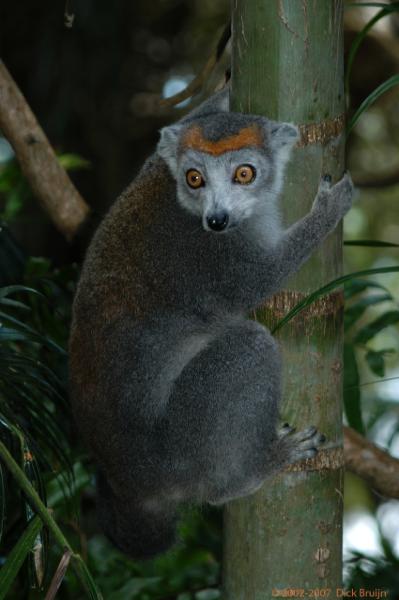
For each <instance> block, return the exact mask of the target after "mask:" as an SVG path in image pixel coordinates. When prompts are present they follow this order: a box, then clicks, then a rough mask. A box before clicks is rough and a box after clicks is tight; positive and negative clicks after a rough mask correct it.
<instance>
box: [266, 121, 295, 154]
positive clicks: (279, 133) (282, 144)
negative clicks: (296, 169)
mask: <svg viewBox="0 0 399 600" xmlns="http://www.w3.org/2000/svg"><path fill="white" fill-rule="evenodd" d="M268 130H269V139H270V144H271V147H272V150H273V152H275V153H277V154H278V157H279V160H280V161H282V162H284V163H285V162H287V160H288V159H289V157H290V154H291V150H292V149H293V147H294V146H295V144H296V143H297V142H298V140H299V137H300V135H299V129H298V127H296V125H292V124H291V123H277V122H276V121H269V122H268Z"/></svg>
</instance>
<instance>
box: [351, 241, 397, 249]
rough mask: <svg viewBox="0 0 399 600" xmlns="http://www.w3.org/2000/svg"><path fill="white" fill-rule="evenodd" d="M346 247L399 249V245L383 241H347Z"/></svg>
mask: <svg viewBox="0 0 399 600" xmlns="http://www.w3.org/2000/svg"><path fill="white" fill-rule="evenodd" d="M344 246H367V247H370V248H373V247H375V248H399V244H393V243H392V242H384V241H382V240H345V241H344Z"/></svg>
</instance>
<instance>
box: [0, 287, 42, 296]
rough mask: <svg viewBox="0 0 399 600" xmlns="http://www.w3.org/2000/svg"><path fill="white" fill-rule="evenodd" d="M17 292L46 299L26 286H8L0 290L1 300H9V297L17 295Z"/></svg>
mask: <svg viewBox="0 0 399 600" xmlns="http://www.w3.org/2000/svg"><path fill="white" fill-rule="evenodd" d="M17 292H26V293H28V294H35V295H37V296H41V297H42V298H44V296H43V294H41V293H40V292H38V291H37V290H35V289H33V288H31V287H27V286H26V285H8V286H6V287H2V288H0V299H1V298H7V297H8V296H10V295H12V294H16V293H17Z"/></svg>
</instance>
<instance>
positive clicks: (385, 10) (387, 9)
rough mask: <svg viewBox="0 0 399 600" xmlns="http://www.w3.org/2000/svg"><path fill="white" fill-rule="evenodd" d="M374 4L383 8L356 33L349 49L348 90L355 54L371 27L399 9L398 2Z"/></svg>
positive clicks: (347, 88)
mask: <svg viewBox="0 0 399 600" xmlns="http://www.w3.org/2000/svg"><path fill="white" fill-rule="evenodd" d="M373 6H378V7H379V8H381V10H380V11H379V12H378V13H377V14H376V15H374V17H372V18H371V19H370V21H369V22H368V23H366V25H365V26H364V27H363V29H361V30H360V31H359V33H358V34H357V35H356V37H355V39H354V40H353V42H352V45H351V47H350V49H349V54H348V62H347V65H346V74H345V89H346V90H349V79H350V75H351V72H352V65H353V61H354V60H355V56H356V54H357V52H358V50H359V48H360V46H361V44H362V42H363V40H364V38H365V37H366V35H367V34H368V32H369V31H370V29H371V28H372V27H374V25H375V24H376V23H377V22H378V21H379V20H380V19H382V18H383V17H386V16H387V15H389V14H390V13H393V12H397V11H398V9H399V3H398V2H394V3H392V4H374V5H373Z"/></svg>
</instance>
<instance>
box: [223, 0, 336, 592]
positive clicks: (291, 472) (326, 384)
mask: <svg viewBox="0 0 399 600" xmlns="http://www.w3.org/2000/svg"><path fill="white" fill-rule="evenodd" d="M342 11H343V6H342V2H341V0H335V1H333V0H328V1H325V2H313V1H310V0H302V1H301V2H299V1H298V0H276V1H275V2H268V1H267V0H246V1H245V0H234V1H233V3H232V29H233V40H232V45H233V51H232V52H233V64H232V97H233V110H238V111H241V112H252V113H257V114H264V115H266V116H268V117H270V118H272V119H275V120H279V121H288V122H293V123H295V124H297V125H299V127H300V131H301V140H300V142H299V144H298V146H297V148H296V149H295V151H294V153H293V158H292V160H291V164H290V167H289V169H288V172H287V176H286V185H285V191H284V196H283V198H282V199H281V203H282V211H283V214H284V218H285V224H286V225H288V224H290V223H292V222H293V221H296V220H298V219H299V218H301V217H302V216H303V215H304V214H305V213H306V212H307V211H309V210H310V207H311V205H312V202H313V199H314V197H315V194H316V190H317V187H318V184H319V180H320V177H321V176H322V175H323V174H330V175H331V176H332V178H333V180H338V179H340V178H341V177H342V174H343V171H344V135H343V128H344V90H343V81H344V79H343V20H342V19H343V12H342ZM341 265H342V235H341V229H340V228H338V230H337V231H336V232H335V233H334V234H332V235H331V236H330V237H329V238H328V239H327V240H326V242H325V243H324V244H323V247H322V248H321V249H320V250H319V251H318V252H317V253H315V255H314V256H313V257H312V258H311V259H310V260H309V262H308V263H307V264H306V265H305V266H304V268H303V269H302V270H301V271H300V273H298V274H297V275H296V276H295V277H294V278H292V279H291V280H290V281H289V282H288V283H287V284H286V286H285V289H284V290H283V291H282V292H280V293H279V294H277V295H276V296H275V297H274V298H273V299H271V300H270V301H268V302H267V303H266V304H265V306H264V307H263V308H262V309H261V310H259V311H258V312H257V315H256V318H257V319H259V320H261V321H262V322H264V323H265V324H266V325H268V326H269V327H273V325H275V324H276V323H277V321H278V320H279V318H281V317H282V316H283V315H284V314H286V313H287V312H288V311H289V310H290V309H291V308H292V307H293V306H294V305H295V304H296V303H297V302H298V301H299V300H301V299H302V298H303V295H304V294H308V293H309V292H310V291H313V290H315V289H317V288H318V287H320V286H322V285H323V284H325V283H327V282H328V281H330V280H331V279H334V278H336V277H337V276H339V275H340V274H341ZM342 314H343V298H342V294H341V293H340V292H338V293H334V294H332V295H330V296H327V297H324V298H322V299H320V300H319V301H317V302H316V303H315V304H313V305H312V306H311V307H309V308H308V309H307V310H306V311H304V312H302V313H300V314H299V315H298V316H297V317H296V318H295V319H293V320H292V321H291V322H290V323H288V324H287V325H286V326H284V327H283V328H282V329H281V330H279V332H278V336H277V337H278V339H279V342H280V344H281V348H282V353H283V360H284V372H283V380H284V392H283V406H282V413H283V414H282V416H283V419H284V420H286V421H288V422H290V423H291V424H293V425H295V426H296V427H297V428H299V429H302V428H305V427H307V426H309V425H311V424H314V425H316V426H317V427H318V428H319V430H321V431H322V432H323V433H325V434H326V436H327V439H328V441H327V444H326V446H325V449H324V450H323V451H322V452H321V453H320V454H319V456H318V457H317V458H316V459H315V460H313V461H306V462H305V463H303V464H300V465H296V466H295V467H293V468H290V469H288V470H287V471H285V472H283V473H281V474H280V475H278V476H277V477H275V478H274V479H273V480H269V481H267V482H266V483H265V485H264V486H263V488H262V489H261V490H260V491H259V492H258V493H257V494H255V495H254V496H251V497H248V498H245V499H242V500H237V501H234V502H231V503H230V504H229V505H228V506H227V508H226V509H225V540H224V541H225V550H224V594H225V596H224V598H225V600H266V599H269V598H272V597H278V596H284V595H285V597H287V595H291V596H292V595H294V594H295V593H296V592H295V590H297V591H298V590H299V592H297V596H299V595H300V594H301V593H302V590H304V591H305V593H306V592H307V593H308V594H309V593H310V590H317V591H316V592H315V593H316V594H318V590H322V589H325V588H329V589H331V590H332V591H331V596H335V589H336V588H339V587H341V584H342V582H341V573H342V499H343V496H342V486H343V472H342V465H343V448H342V406H341V401H342V367H343V360H342V337H343V330H342ZM318 595H319V594H318Z"/></svg>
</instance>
